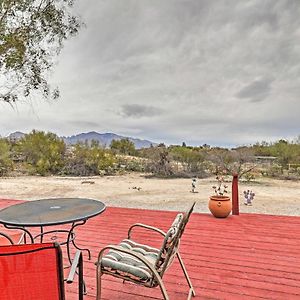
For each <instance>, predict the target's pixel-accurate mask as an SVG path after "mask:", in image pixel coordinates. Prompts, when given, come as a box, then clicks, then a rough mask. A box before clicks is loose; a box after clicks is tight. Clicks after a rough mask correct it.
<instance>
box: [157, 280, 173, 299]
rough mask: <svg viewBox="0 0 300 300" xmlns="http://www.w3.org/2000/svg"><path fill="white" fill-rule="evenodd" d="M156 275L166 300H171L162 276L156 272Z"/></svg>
mask: <svg viewBox="0 0 300 300" xmlns="http://www.w3.org/2000/svg"><path fill="white" fill-rule="evenodd" d="M154 277H155V278H156V280H157V282H158V285H159V287H160V290H161V293H162V294H163V296H164V300H170V298H169V296H168V293H167V290H166V287H165V285H164V283H163V281H162V279H161V277H160V276H159V275H156V274H154Z"/></svg>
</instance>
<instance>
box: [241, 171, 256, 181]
mask: <svg viewBox="0 0 300 300" xmlns="http://www.w3.org/2000/svg"><path fill="white" fill-rule="evenodd" d="M243 178H245V179H246V181H247V182H250V181H252V180H255V175H254V174H253V173H251V172H248V173H245V174H244V175H243Z"/></svg>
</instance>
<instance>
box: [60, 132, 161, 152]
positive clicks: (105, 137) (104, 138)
mask: <svg viewBox="0 0 300 300" xmlns="http://www.w3.org/2000/svg"><path fill="white" fill-rule="evenodd" d="M63 139H64V141H65V143H66V144H71V145H72V144H76V143H78V142H83V143H84V142H91V141H92V140H94V141H98V142H99V143H100V144H101V145H102V146H104V147H109V145H110V144H111V142H112V140H121V139H129V140H130V141H131V142H133V143H134V145H135V148H136V149H141V148H149V147H151V145H152V146H155V145H157V143H154V142H151V141H148V140H141V139H138V138H133V137H128V136H122V135H118V134H115V133H112V132H106V133H99V132H96V131H90V132H86V133H79V134H77V135H72V136H69V137H63Z"/></svg>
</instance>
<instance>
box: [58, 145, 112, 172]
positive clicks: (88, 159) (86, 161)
mask: <svg viewBox="0 0 300 300" xmlns="http://www.w3.org/2000/svg"><path fill="white" fill-rule="evenodd" d="M115 163H116V158H115V155H114V154H112V153H110V152H108V151H107V150H105V149H103V148H102V147H100V146H99V145H97V144H92V145H91V146H89V145H87V144H76V145H75V146H74V148H73V149H72V151H71V154H70V155H69V157H68V159H67V162H66V165H65V168H64V170H63V173H64V174H68V175H75V176H88V175H104V174H110V173H113V172H114V170H115V168H114V165H115Z"/></svg>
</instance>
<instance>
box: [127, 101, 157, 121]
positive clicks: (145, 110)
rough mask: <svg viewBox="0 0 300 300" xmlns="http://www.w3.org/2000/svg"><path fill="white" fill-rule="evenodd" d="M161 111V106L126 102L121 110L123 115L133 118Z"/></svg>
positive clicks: (148, 115)
mask: <svg viewBox="0 0 300 300" xmlns="http://www.w3.org/2000/svg"><path fill="white" fill-rule="evenodd" d="M161 113H162V109H160V108H157V107H153V106H147V105H140V104H124V105H123V106H122V111H121V115H122V116H125V117H133V118H141V117H152V116H156V115H160V114H161Z"/></svg>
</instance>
